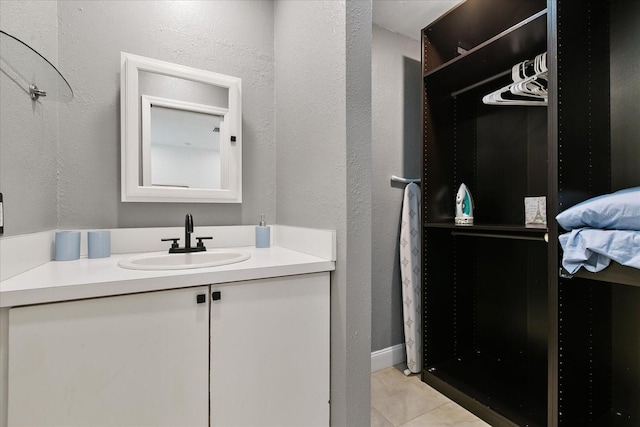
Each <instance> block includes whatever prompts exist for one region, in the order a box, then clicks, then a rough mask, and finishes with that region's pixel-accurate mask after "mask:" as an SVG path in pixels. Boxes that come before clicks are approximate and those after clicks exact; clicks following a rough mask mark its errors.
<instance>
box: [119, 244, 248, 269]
mask: <svg viewBox="0 0 640 427" xmlns="http://www.w3.org/2000/svg"><path fill="white" fill-rule="evenodd" d="M249 258H251V254H250V253H249V252H245V251H239V250H235V249H221V250H212V251H206V252H192V253H188V254H169V253H167V252H155V253H151V254H142V255H136V256H133V257H131V258H126V259H122V260H120V261H119V262H118V265H119V266H120V267H122V268H129V269H132V270H179V269H183V268H204V267H215V266H217V265H226V264H233V263H236V262H241V261H245V260H247V259H249Z"/></svg>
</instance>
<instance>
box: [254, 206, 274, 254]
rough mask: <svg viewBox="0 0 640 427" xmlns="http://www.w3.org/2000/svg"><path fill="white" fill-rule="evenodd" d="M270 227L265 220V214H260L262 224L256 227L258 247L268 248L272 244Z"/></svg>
mask: <svg viewBox="0 0 640 427" xmlns="http://www.w3.org/2000/svg"><path fill="white" fill-rule="evenodd" d="M270 240H271V236H270V228H269V227H268V226H267V224H266V223H265V221H264V214H262V215H260V225H258V226H257V227H256V248H268V247H269V245H270Z"/></svg>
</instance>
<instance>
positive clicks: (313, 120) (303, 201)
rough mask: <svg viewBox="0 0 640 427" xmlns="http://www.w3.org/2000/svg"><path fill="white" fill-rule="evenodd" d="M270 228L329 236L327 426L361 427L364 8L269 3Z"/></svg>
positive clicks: (365, 318)
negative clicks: (272, 81)
mask: <svg viewBox="0 0 640 427" xmlns="http://www.w3.org/2000/svg"><path fill="white" fill-rule="evenodd" d="M275 46H276V48H275V51H276V120H277V126H276V140H277V141H278V143H277V145H276V150H277V176H276V183H277V188H278V192H277V207H278V223H279V224H286V225H297V226H306V227H318V228H330V229H335V230H336V231H337V247H338V249H337V254H338V259H337V264H336V271H335V272H334V274H333V275H332V279H331V286H332V289H331V425H332V426H334V427H336V426H366V425H369V423H370V411H371V406H370V405H371V402H370V360H371V359H370V358H371V353H370V352H371V349H370V327H371V305H370V300H371V293H370V292H371V282H370V280H371V192H370V173H371V81H370V77H371V57H370V54H371V3H370V2H365V1H351V0H347V1H298V2H294V1H287V0H278V1H276V2H275Z"/></svg>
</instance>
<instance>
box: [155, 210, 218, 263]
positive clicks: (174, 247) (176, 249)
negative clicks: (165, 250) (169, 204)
mask: <svg viewBox="0 0 640 427" xmlns="http://www.w3.org/2000/svg"><path fill="white" fill-rule="evenodd" d="M191 233H193V217H192V216H191V214H187V215H186V216H185V217H184V247H183V248H181V247H180V246H178V240H180V239H179V238H177V237H175V238H169V239H160V240H162V241H163V242H168V241H172V242H173V243H172V244H171V248H170V249H169V253H170V254H176V253H179V254H184V253H189V252H203V251H206V250H207V248H206V247H205V246H204V243H202V241H203V240H209V239H212V237H196V240H198V244H197V245H196V246H193V247H192V246H191Z"/></svg>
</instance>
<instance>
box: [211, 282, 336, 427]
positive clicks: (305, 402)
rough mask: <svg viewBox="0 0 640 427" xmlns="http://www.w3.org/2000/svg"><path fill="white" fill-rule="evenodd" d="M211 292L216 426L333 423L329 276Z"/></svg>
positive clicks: (213, 416)
mask: <svg viewBox="0 0 640 427" xmlns="http://www.w3.org/2000/svg"><path fill="white" fill-rule="evenodd" d="M211 290H212V294H213V295H214V297H213V298H212V301H211V371H210V372H211V426H212V427H223V426H224V427H231V426H253V427H257V426H277V427H286V426H291V427H302V426H304V427H311V426H328V425H329V273H328V272H323V273H314V274H305V275H298V276H287V277H277V278H269V279H260V280H252V281H245V282H237V283H228V284H222V285H214V286H212V287H211ZM218 297H219V298H220V299H216V298H218Z"/></svg>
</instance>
